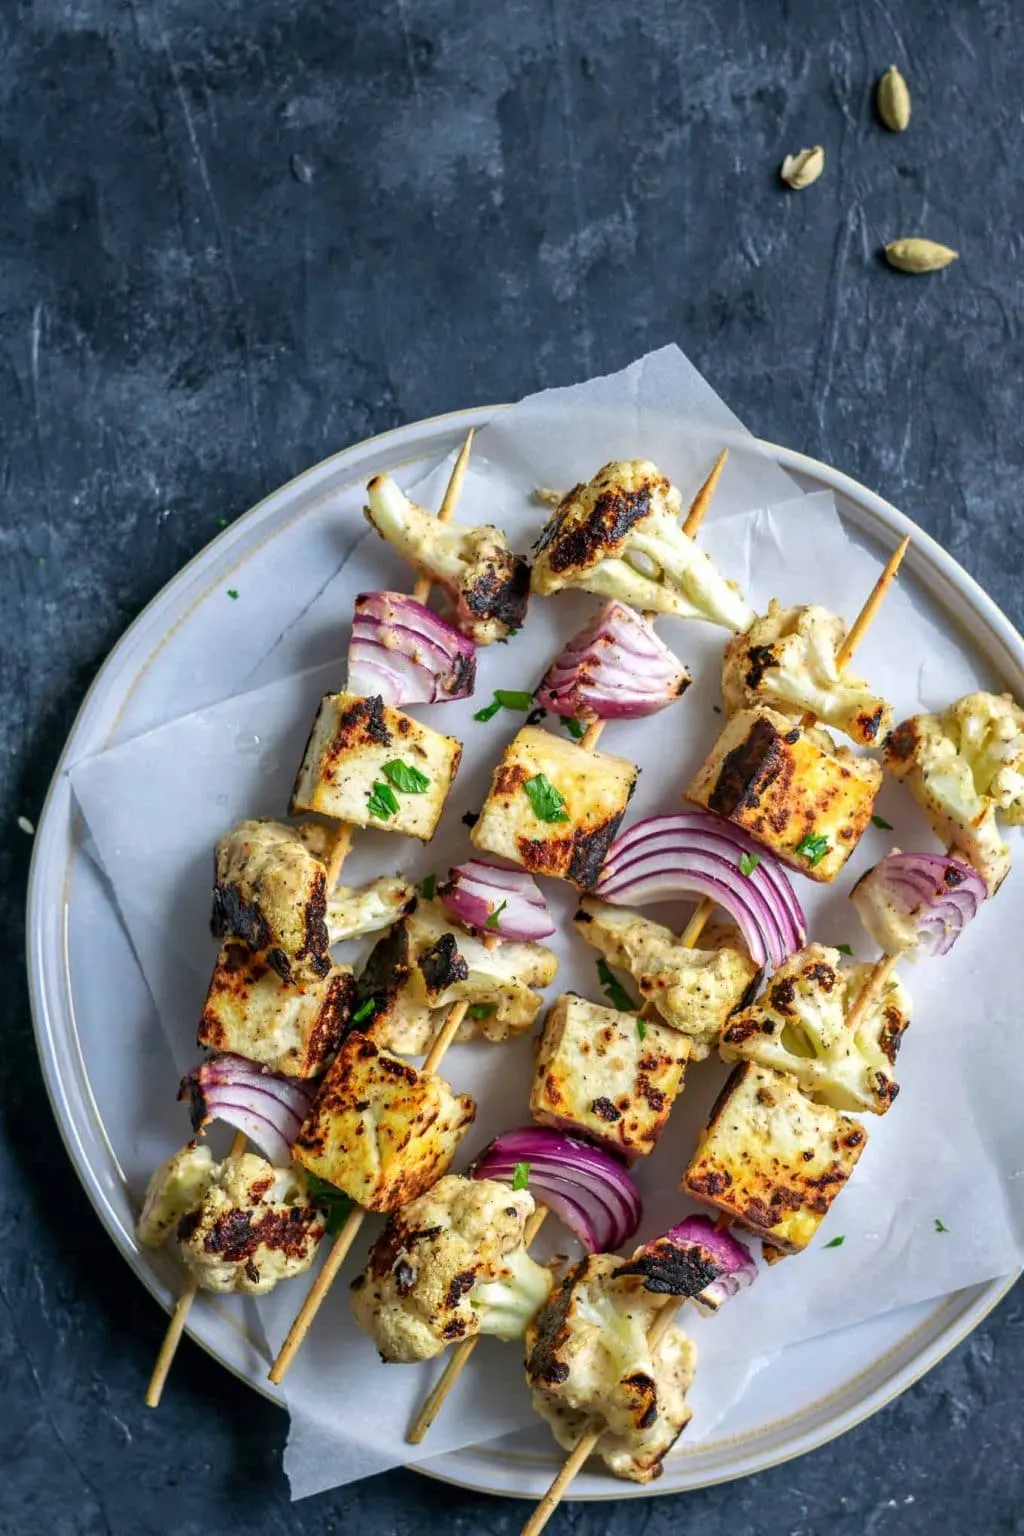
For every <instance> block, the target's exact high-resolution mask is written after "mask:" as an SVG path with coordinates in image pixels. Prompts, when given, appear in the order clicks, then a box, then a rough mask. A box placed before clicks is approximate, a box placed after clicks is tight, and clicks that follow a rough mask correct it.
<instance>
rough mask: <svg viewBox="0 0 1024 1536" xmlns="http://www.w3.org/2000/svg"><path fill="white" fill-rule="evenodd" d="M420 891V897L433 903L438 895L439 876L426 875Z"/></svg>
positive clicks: (421, 882)
mask: <svg viewBox="0 0 1024 1536" xmlns="http://www.w3.org/2000/svg"><path fill="white" fill-rule="evenodd" d="M419 889H420V895H421V896H422V897H424V898H425V899H426V900H427V901H433V899H434V897H435V896H436V895H437V876H436V875H424V876H423V879H422V880H421V881H420V887H419Z"/></svg>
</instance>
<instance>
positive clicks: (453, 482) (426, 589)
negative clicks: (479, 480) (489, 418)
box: [412, 427, 473, 603]
mask: <svg viewBox="0 0 1024 1536" xmlns="http://www.w3.org/2000/svg"><path fill="white" fill-rule="evenodd" d="M472 447H473V428H472V427H470V429H469V431H468V432H467V433H466V441H465V442H464V443H463V445H462V447H461V448H460V449H459V456H458V458H457V459H456V460H455V465H454V468H453V469H452V472H451V478H450V479H449V481H448V485H447V488H446V489H445V493H444V498H443V500H442V502H441V505H440V507H439V508H438V510H437V520H438V522H439V523H450V522H451V520H452V518H453V517H454V516H455V509H456V507H457V506H458V504H459V497H460V496H461V495H462V487H463V485H464V483H465V479H466V469H467V468H468V465H469V455H470V452H471V450H472ZM431 586H432V582H431V580H430V577H429V576H420V577H419V578H418V580H417V582H416V585H415V586H414V587H413V589H412V595H413V597H415V598H416V600H417V601H418V602H421V603H422V602H425V601H426V599H427V598H428V597H429V596H430V588H431Z"/></svg>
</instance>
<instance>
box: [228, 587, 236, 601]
mask: <svg viewBox="0 0 1024 1536" xmlns="http://www.w3.org/2000/svg"><path fill="white" fill-rule="evenodd" d="M228 597H230V598H231V599H232V600H233V601H234V602H237V601H238V589H237V588H236V587H228Z"/></svg>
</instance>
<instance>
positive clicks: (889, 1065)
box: [721, 944, 910, 1115]
mask: <svg viewBox="0 0 1024 1536" xmlns="http://www.w3.org/2000/svg"><path fill="white" fill-rule="evenodd" d="M871 970H872V967H871V966H870V965H843V963H842V958H841V956H840V954H839V951H838V950H837V949H828V948H827V947H826V946H825V945H824V944H810V945H808V946H807V948H806V949H802V950H800V952H799V953H798V954H796V955H791V956H790V958H789V959H788V960H787V961H786V962H785V964H784V965H781V966H780V967H779V969H778V970H777V971H776V972H775V974H774V975H773V976H772V979H771V981H770V982H769V983H768V986H767V988H766V989H765V991H764V993H763V994H762V995H761V997H759V998H758V1000H757V1002H756V1003H754V1004H753V1005H752V1006H751V1007H749V1008H746V1009H744V1011H743V1012H742V1013H738V1014H737V1015H736V1017H735V1018H734V1019H732V1020H731V1021H730V1023H729V1024H728V1025H727V1026H726V1028H725V1030H724V1031H723V1034H722V1043H721V1053H722V1059H723V1061H755V1062H757V1063H759V1065H761V1066H763V1067H774V1068H775V1070H776V1071H778V1072H788V1073H789V1075H790V1076H791V1077H792V1078H794V1079H795V1081H796V1082H797V1083H798V1084H799V1086H800V1088H801V1089H802V1090H803V1092H804V1093H806V1094H807V1095H808V1097H809V1098H811V1099H813V1100H814V1102H815V1103H816V1104H830V1105H831V1106H832V1108H833V1109H845V1110H853V1111H854V1112H855V1113H860V1112H863V1111H865V1110H869V1111H871V1113H873V1114H876V1115H884V1114H885V1112H886V1110H887V1109H888V1108H889V1106H890V1104H891V1103H892V1102H893V1100H894V1099H895V1097H896V1095H897V1094H898V1092H899V1085H898V1084H897V1083H896V1081H895V1079H894V1077H893V1068H894V1066H895V1062H896V1054H897V1052H898V1051H899V1048H900V1042H901V1040H902V1038H903V1031H904V1030H905V1029H906V1027H907V1025H908V1024H909V1023H910V997H909V995H908V994H907V991H906V988H905V987H904V986H903V984H902V983H901V982H900V980H899V978H898V977H896V976H892V975H890V976H889V977H887V978H886V982H885V985H884V987H883V989H882V991H881V993H880V995H879V996H878V997H876V998H875V999H873V1001H872V1002H871V1004H870V1006H869V1007H868V1008H867V1009H866V1010H865V1012H864V1014H863V1016H862V1017H861V1019H860V1020H859V1022H858V1024H857V1026H856V1028H855V1029H853V1030H851V1029H850V1027H849V1025H848V1023H847V1019H848V1017H849V1014H850V1012H851V1010H852V1009H853V1007H854V1004H855V1003H856V1001H857V999H858V998H859V996H860V994H861V991H862V989H863V987H864V985H865V983H866V981H867V978H868V976H869V975H870V974H871Z"/></svg>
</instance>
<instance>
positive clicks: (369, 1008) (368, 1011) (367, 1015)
mask: <svg viewBox="0 0 1024 1536" xmlns="http://www.w3.org/2000/svg"><path fill="white" fill-rule="evenodd" d="M376 1012H377V1000H376V998H373V997H368V998H367V999H366V1001H365V1002H363V1003H360V1004H359V1007H358V1008H357V1009H356V1011H355V1013H354V1014H353V1015H352V1023H353V1024H365V1023H366V1021H367V1019H372V1018H373V1016H374V1014H375V1013H376Z"/></svg>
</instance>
